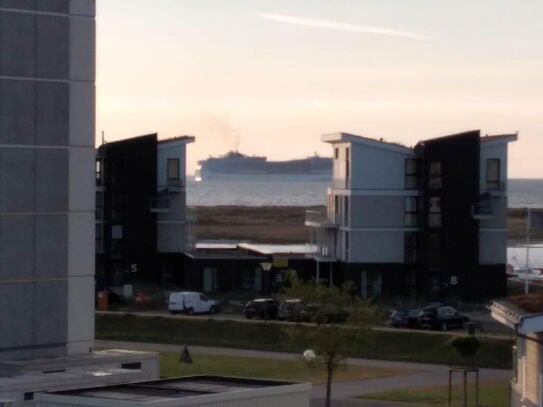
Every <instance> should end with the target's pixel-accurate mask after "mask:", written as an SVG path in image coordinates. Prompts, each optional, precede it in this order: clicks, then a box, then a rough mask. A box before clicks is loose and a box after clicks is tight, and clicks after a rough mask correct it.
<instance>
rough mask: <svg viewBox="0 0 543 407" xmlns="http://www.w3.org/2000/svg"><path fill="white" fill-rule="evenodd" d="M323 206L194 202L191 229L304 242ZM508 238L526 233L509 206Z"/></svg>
mask: <svg viewBox="0 0 543 407" xmlns="http://www.w3.org/2000/svg"><path fill="white" fill-rule="evenodd" d="M325 209H326V208H325V207H324V206H308V207H303V206H234V205H233V206H225V205H222V206H196V207H191V208H190V211H191V212H192V213H194V214H195V216H196V222H195V224H194V231H195V234H196V237H197V238H198V240H234V241H242V240H243V241H251V242H266V243H308V242H309V241H310V239H311V235H310V229H309V228H308V227H306V226H305V225H304V222H305V212H306V211H308V210H313V211H315V210H316V211H325ZM507 229H508V232H509V233H508V238H509V239H511V240H523V239H525V236H526V212H525V210H523V209H509V210H508V217H507ZM532 238H533V239H534V240H543V230H532Z"/></svg>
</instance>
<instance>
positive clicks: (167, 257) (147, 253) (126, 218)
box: [96, 134, 194, 286]
mask: <svg viewBox="0 0 543 407" xmlns="http://www.w3.org/2000/svg"><path fill="white" fill-rule="evenodd" d="M193 141H194V137H189V136H182V137H176V138H171V139H167V140H158V138H157V134H149V135H144V136H140V137H134V138H130V139H126V140H121V141H117V142H112V143H107V144H104V145H102V146H101V147H100V148H99V149H98V152H97V156H96V259H97V282H98V284H99V285H100V286H110V285H113V286H119V285H121V284H123V283H125V282H126V281H129V279H130V278H131V276H136V277H137V278H144V279H149V280H157V279H160V278H162V277H165V276H166V275H169V276H171V277H172V278H173V277H175V273H176V272H179V271H180V270H181V269H182V268H183V259H184V257H183V252H184V251H185V250H186V247H187V244H188V242H187V224H188V223H187V218H186V211H185V205H186V190H185V186H186V174H185V167H186V145H187V144H189V143H192V142H193Z"/></svg>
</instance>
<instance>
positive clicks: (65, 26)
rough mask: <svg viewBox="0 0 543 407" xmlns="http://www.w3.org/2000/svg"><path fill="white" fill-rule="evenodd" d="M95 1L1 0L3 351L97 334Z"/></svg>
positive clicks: (87, 341)
mask: <svg viewBox="0 0 543 407" xmlns="http://www.w3.org/2000/svg"><path fill="white" fill-rule="evenodd" d="M94 8H95V6H94V2H93V1H88V0H75V1H21V0H19V1H17V0H11V1H8V0H2V1H0V167H1V171H0V298H1V300H0V304H1V306H0V331H1V332H2V334H1V335H0V361H6V360H13V359H28V358H38V357H55V356H63V355H66V354H72V353H80V352H88V351H89V349H90V348H92V347H93V344H94V318H93V309H94V289H93V286H94V256H93V214H94V193H93V188H92V186H93V176H92V174H93V165H94V48H95V47H94V37H95V33H94V30H95V28H94Z"/></svg>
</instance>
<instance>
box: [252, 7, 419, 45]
mask: <svg viewBox="0 0 543 407" xmlns="http://www.w3.org/2000/svg"><path fill="white" fill-rule="evenodd" d="M257 16H258V17H260V18H265V19H267V20H273V21H279V22H281V23H286V24H295V25H301V26H304V27H314V28H327V29H330V30H337V31H347V32H357V33H364V34H376V35H384V36H387V37H400V38H408V39H411V40H418V41H428V40H429V38H428V37H426V36H424V35H421V34H417V33H413V32H409V31H400V30H393V29H390V28H382V27H370V26H366V25H358V24H349V23H342V22H339V21H331V20H321V19H316V18H305V17H294V16H287V15H284V14H271V13H257Z"/></svg>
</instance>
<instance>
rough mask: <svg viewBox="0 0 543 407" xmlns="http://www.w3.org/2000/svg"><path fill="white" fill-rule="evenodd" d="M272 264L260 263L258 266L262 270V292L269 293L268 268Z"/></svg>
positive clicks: (269, 268)
mask: <svg viewBox="0 0 543 407" xmlns="http://www.w3.org/2000/svg"><path fill="white" fill-rule="evenodd" d="M272 266H273V263H271V262H263V263H260V267H262V270H263V271H264V294H266V295H268V294H269V293H270V270H271V268H272Z"/></svg>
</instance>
